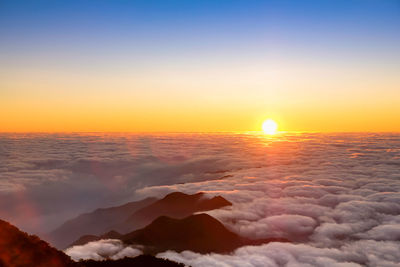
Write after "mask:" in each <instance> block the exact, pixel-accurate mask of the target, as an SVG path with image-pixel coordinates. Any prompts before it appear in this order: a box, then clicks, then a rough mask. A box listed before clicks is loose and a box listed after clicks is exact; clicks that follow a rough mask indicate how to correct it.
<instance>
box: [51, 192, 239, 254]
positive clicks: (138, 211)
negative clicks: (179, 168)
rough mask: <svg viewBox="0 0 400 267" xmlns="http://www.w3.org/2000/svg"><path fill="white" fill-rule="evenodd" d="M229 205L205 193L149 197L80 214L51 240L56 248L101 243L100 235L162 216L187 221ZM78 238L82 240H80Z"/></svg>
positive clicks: (54, 232)
mask: <svg viewBox="0 0 400 267" xmlns="http://www.w3.org/2000/svg"><path fill="white" fill-rule="evenodd" d="M229 205H232V203H230V202H229V201H227V200H226V199H224V198H223V197H221V196H216V197H212V198H209V197H207V195H206V194H204V193H197V194H193V195H188V194H184V193H181V192H174V193H170V194H168V195H166V196H165V197H164V198H162V199H156V198H146V199H144V200H141V201H137V202H129V203H127V204H124V205H121V206H117V207H111V208H105V209H97V210H95V211H93V212H90V213H85V214H82V215H79V216H78V217H76V218H74V219H72V220H69V221H67V222H65V223H64V224H63V225H61V226H60V227H59V228H57V229H56V230H54V231H52V232H51V233H50V234H49V241H50V242H51V243H52V244H54V245H55V246H56V247H57V248H62V249H64V248H66V247H67V246H71V245H77V244H82V243H83V242H85V241H94V240H98V239H99V238H101V237H99V235H101V234H103V233H105V232H108V231H111V230H115V231H117V232H120V233H129V232H131V231H134V230H136V229H140V228H143V227H145V226H146V225H148V224H149V223H151V222H152V221H153V220H155V219H156V218H158V217H159V216H169V217H173V218H184V217H187V216H189V215H191V214H193V213H195V212H199V211H207V210H213V209H218V208H222V207H225V206H229ZM84 235H85V236H84ZM78 238H79V239H81V240H77V239H78ZM74 240H76V241H74ZM85 243H87V242H85Z"/></svg>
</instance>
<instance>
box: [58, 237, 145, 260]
mask: <svg viewBox="0 0 400 267" xmlns="http://www.w3.org/2000/svg"><path fill="white" fill-rule="evenodd" d="M65 254H67V255H68V256H70V257H71V258H72V259H73V260H74V261H79V260H89V259H92V260H105V259H112V260H118V259H122V258H125V257H136V256H138V255H140V254H142V251H141V250H140V249H138V248H134V247H130V246H125V245H123V243H122V242H121V241H120V240H116V239H102V240H99V241H93V242H89V243H87V244H85V245H82V246H73V247H71V248H68V249H66V250H65Z"/></svg>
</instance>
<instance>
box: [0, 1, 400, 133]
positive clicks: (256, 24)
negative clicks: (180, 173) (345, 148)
mask: <svg viewBox="0 0 400 267" xmlns="http://www.w3.org/2000/svg"><path fill="white" fill-rule="evenodd" d="M0 114H1V116H0V131H139V132H151V131H157V132H164V131H174V132H176V131H189V132H190V131H252V130H260V128H261V123H262V121H263V120H264V119H266V118H269V117H271V118H273V119H275V120H276V121H277V122H278V124H279V125H280V129H281V130H286V131H400V119H399V118H400V1H390V0H383V1H377V0H374V1H368V0H360V1H355V0H343V1H340V0H336V1H329V0H321V1H246V0H243V1H226V0H214V1H207V0H203V1H183V0H181V1H172V0H171V1H170V0H159V1H127V0H125V1H122V0H117V1H103V0H96V1H94V0H93V1H89V0H82V1H71V0H70V1H55V0H53V1H50V0H49V1H40V0H39V1H28V0H26V1H20V0H0Z"/></svg>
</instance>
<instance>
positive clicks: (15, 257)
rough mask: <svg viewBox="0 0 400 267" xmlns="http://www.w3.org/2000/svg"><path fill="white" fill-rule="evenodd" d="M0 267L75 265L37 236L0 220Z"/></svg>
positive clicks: (59, 266) (60, 266)
mask: <svg viewBox="0 0 400 267" xmlns="http://www.w3.org/2000/svg"><path fill="white" fill-rule="evenodd" d="M0 266H5V267H23V266H36V267H48V266H57V267H65V266H75V263H74V262H73V261H72V260H71V259H70V258H69V257H68V256H67V255H65V254H64V253H63V252H61V251H58V250H57V249H55V248H53V247H50V246H49V244H48V243H46V242H45V241H43V240H40V239H39V238H38V237H37V236H33V235H28V234H27V233H24V232H22V231H20V230H19V229H18V228H16V227H15V226H13V225H11V224H9V223H8V222H5V221H3V220H0Z"/></svg>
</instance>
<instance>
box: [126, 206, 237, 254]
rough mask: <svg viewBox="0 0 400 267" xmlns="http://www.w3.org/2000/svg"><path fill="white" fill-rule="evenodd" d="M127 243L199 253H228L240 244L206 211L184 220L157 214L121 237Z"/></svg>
mask: <svg viewBox="0 0 400 267" xmlns="http://www.w3.org/2000/svg"><path fill="white" fill-rule="evenodd" d="M122 240H123V241H124V242H126V243H136V244H141V245H145V246H148V247H152V248H153V250H155V251H152V252H161V251H165V250H175V251H183V250H192V251H195V252H200V253H209V252H222V253H223V252H229V251H232V250H233V249H235V248H237V247H239V246H240V245H242V244H243V242H242V239H241V238H240V237H239V236H238V235H236V234H235V233H232V232H230V231H229V230H227V229H226V228H225V226H224V225H223V224H222V223H221V222H219V221H218V220H217V219H215V218H213V217H211V216H210V215H208V214H204V213H203V214H196V215H191V216H188V217H186V218H183V219H174V218H170V217H167V216H160V217H158V218H157V219H156V220H154V221H153V222H152V223H151V224H149V225H148V226H146V227H145V228H143V229H140V230H136V231H134V232H132V233H129V234H127V235H125V236H123V237H122Z"/></svg>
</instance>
